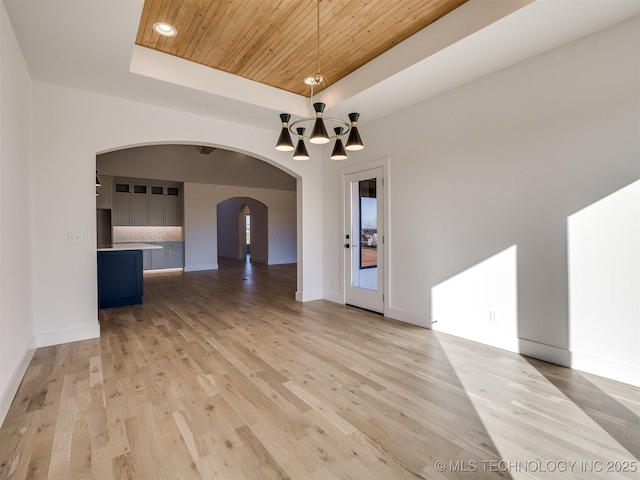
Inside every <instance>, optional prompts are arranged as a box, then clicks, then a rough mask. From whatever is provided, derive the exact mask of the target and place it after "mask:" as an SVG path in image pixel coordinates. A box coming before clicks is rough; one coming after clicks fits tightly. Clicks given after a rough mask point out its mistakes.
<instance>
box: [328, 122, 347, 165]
mask: <svg viewBox="0 0 640 480" xmlns="http://www.w3.org/2000/svg"><path fill="white" fill-rule="evenodd" d="M343 130H344V128H342V127H335V128H334V129H333V131H334V132H336V144H335V145H334V146H333V152H331V160H346V159H347V152H345V150H344V146H343V145H342V140H340V135H342V131H343Z"/></svg>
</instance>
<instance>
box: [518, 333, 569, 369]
mask: <svg viewBox="0 0 640 480" xmlns="http://www.w3.org/2000/svg"><path fill="white" fill-rule="evenodd" d="M515 353H519V354H521V355H526V356H527V357H533V358H537V359H538V360H544V361H545V362H549V363H555V364H556V365H560V366H563V367H571V352H570V351H569V350H567V349H566V348H560V347H554V346H553V345H545V344H544V343H538V342H533V341H531V340H525V339H523V338H520V339H518V349H517V350H516V351H515Z"/></svg>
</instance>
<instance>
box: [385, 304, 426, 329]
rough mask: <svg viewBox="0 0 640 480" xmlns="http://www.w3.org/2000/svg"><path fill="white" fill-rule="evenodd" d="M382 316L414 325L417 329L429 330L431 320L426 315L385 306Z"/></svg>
mask: <svg viewBox="0 0 640 480" xmlns="http://www.w3.org/2000/svg"><path fill="white" fill-rule="evenodd" d="M384 316H385V317H389V318H393V319H394V320H399V321H401V322H404V323H410V324H411V325H416V326H418V327H423V328H431V319H430V318H429V317H428V316H427V315H421V314H419V313H415V312H410V311H409V310H403V309H401V308H397V307H392V306H388V307H387V306H385V309H384Z"/></svg>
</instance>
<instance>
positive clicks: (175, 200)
mask: <svg viewBox="0 0 640 480" xmlns="http://www.w3.org/2000/svg"><path fill="white" fill-rule="evenodd" d="M164 219H165V223H164V224H165V225H174V226H179V225H182V201H181V198H180V197H170V196H167V197H165V198H164Z"/></svg>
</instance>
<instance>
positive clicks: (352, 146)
mask: <svg viewBox="0 0 640 480" xmlns="http://www.w3.org/2000/svg"><path fill="white" fill-rule="evenodd" d="M358 118H360V114H359V113H350V114H349V120H351V130H350V131H349V139H348V140H347V145H346V146H345V148H346V149H347V150H350V151H352V152H353V151H356V150H362V149H363V148H364V143H362V139H361V138H360V133H359V132H358Z"/></svg>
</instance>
